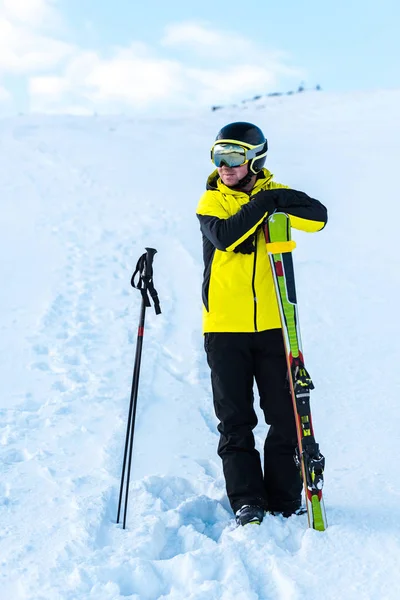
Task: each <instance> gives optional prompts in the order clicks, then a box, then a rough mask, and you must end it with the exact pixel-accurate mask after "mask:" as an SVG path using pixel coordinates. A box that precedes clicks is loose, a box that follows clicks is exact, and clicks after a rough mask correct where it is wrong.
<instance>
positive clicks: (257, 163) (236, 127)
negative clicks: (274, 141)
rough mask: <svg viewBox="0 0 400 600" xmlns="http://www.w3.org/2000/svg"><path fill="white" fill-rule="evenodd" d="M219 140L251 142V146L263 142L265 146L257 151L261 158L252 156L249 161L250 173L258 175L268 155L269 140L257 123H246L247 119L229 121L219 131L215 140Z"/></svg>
mask: <svg viewBox="0 0 400 600" xmlns="http://www.w3.org/2000/svg"><path fill="white" fill-rule="evenodd" d="M218 140H221V141H222V140H225V141H230V142H238V143H239V144H240V143H242V144H244V145H246V144H249V145H251V146H260V145H261V144H263V147H262V148H261V149H260V151H259V152H257V156H260V158H252V159H251V160H250V162H249V173H253V174H255V175H256V174H257V173H259V172H260V171H261V169H262V168H263V166H264V164H265V159H266V156H267V150H268V141H267V138H266V137H265V135H264V134H263V132H262V131H261V129H260V128H259V127H257V125H253V123H246V122H245V121H237V122H235V123H229V124H228V125H225V127H223V128H222V129H221V131H219V132H218V134H217V137H216V138H215V141H218Z"/></svg>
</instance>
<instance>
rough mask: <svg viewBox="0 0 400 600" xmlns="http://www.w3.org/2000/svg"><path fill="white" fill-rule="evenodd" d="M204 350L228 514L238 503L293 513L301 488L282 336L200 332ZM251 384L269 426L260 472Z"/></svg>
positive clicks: (276, 333) (279, 333)
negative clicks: (216, 425) (256, 392)
mask: <svg viewBox="0 0 400 600" xmlns="http://www.w3.org/2000/svg"><path fill="white" fill-rule="evenodd" d="M204 345H205V350H206V353H207V361H208V364H209V367H210V369H211V382H212V390H213V398H214V408H215V413H216V415H217V418H218V419H219V425H218V431H219V433H220V434H221V435H220V441H219V445H218V454H219V456H220V457H221V459H222V464H223V470H224V476H225V481H226V489H227V494H228V498H229V501H230V503H231V506H232V509H233V511H234V512H236V511H237V510H238V509H239V508H240V507H241V506H243V505H244V504H258V505H261V506H264V508H265V509H267V510H276V511H279V510H282V511H283V510H294V509H296V508H298V507H299V506H300V504H301V490H302V483H301V477H300V473H299V470H298V468H297V467H296V464H295V462H294V459H293V456H294V453H295V449H296V446H297V435H296V424H295V417H294V412H293V405H292V398H291V394H290V388H289V384H288V381H287V365H286V357H285V351H284V344H283V337H282V331H281V330H280V329H271V330H267V331H262V332H256V333H206V334H205V341H204ZM254 380H255V381H256V384H257V388H258V392H259V395H260V406H261V408H262V410H263V412H264V416H265V420H266V422H267V423H268V424H269V425H270V428H269V431H268V435H267V437H266V440H265V444H264V473H263V470H262V466H261V461H260V455H259V452H258V451H257V450H256V449H255V443H254V435H253V429H254V428H255V426H256V425H257V416H256V413H255V411H254V395H253V385H254Z"/></svg>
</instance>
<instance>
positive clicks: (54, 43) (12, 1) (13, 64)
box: [0, 0, 75, 74]
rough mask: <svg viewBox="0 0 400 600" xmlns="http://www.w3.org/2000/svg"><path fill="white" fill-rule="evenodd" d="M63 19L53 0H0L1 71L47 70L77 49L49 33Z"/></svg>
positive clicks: (26, 71) (15, 72) (29, 71)
mask: <svg viewBox="0 0 400 600" xmlns="http://www.w3.org/2000/svg"><path fill="white" fill-rule="evenodd" d="M57 22H59V18H58V16H57V12H56V10H55V6H54V5H53V3H52V2H51V1H50V0H0V74H1V73H13V74H20V73H22V74H23V73H26V74H28V73H32V72H35V71H36V72H40V71H46V70H48V69H51V68H53V67H56V66H57V65H59V64H60V63H61V62H62V61H63V60H64V59H65V58H67V57H68V56H71V54H72V53H73V52H74V51H75V49H74V47H73V46H72V45H71V44H68V43H66V42H64V41H62V40H59V39H57V38H55V37H53V36H52V35H49V34H47V33H46V29H47V28H48V27H50V26H51V27H52V28H53V29H54V28H55V27H56V23H57Z"/></svg>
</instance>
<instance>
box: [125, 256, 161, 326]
mask: <svg viewBox="0 0 400 600" xmlns="http://www.w3.org/2000/svg"><path fill="white" fill-rule="evenodd" d="M146 250H147V252H145V253H144V254H142V256H141V257H140V258H139V260H138V262H137V265H136V269H135V272H134V273H133V275H132V279H131V285H132V287H134V288H136V289H137V290H139V291H140V293H141V294H142V298H143V301H144V304H145V306H147V307H149V306H151V303H150V298H149V294H150V296H151V298H152V300H153V303H154V310H155V311H156V315H159V314H161V308H160V300H159V298H158V294H157V290H156V289H155V287H154V283H153V265H152V263H153V257H154V253H155V252H156V251H155V250H153V249H152V248H146ZM149 251H151V252H149Z"/></svg>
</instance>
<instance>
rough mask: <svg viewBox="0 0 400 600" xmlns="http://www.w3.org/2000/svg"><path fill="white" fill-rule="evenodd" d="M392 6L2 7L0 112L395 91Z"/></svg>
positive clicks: (131, 1)
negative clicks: (305, 90)
mask: <svg viewBox="0 0 400 600" xmlns="http://www.w3.org/2000/svg"><path fill="white" fill-rule="evenodd" d="M399 22H400V7H399V3H397V2H396V1H395V0H381V1H380V2H379V4H378V3H377V2H376V1H375V2H372V1H370V0H365V1H363V2H362V1H361V0H347V1H345V0H336V1H335V2H330V1H326V2H320V1H319V2H317V1H316V0H302V1H299V0H287V1H281V2H275V1H274V2H270V1H268V0H264V1H263V0H248V1H247V2H245V3H244V2H238V1H237V0H231V1H230V2H227V1H226V0H224V1H221V2H215V1H211V0H203V1H202V2H201V4H200V3H193V2H178V1H177V0H168V1H164V0H158V1H157V0H152V1H151V2H146V1H145V0H141V1H140V2H136V1H135V0H113V1H112V2H110V1H109V0H0V114H1V113H2V114H5V113H12V112H14V113H15V112H21V111H22V112H72V113H89V114H91V113H93V112H100V113H106V112H111V113H115V112H121V111H122V112H125V113H126V112H133V113H135V112H136V113H140V114H143V113H151V112H153V111H155V110H167V111H168V110H171V109H174V108H175V109H176V108H178V109H182V110H185V109H192V108H194V107H198V106H211V105H213V104H227V103H231V102H236V101H240V100H241V99H243V98H248V97H252V96H254V95H256V94H264V93H268V92H272V91H287V90H289V89H296V88H297V87H298V85H299V84H300V82H304V83H305V86H306V87H310V88H311V87H314V86H315V85H316V84H320V85H321V86H322V88H323V89H324V90H330V91H352V90H368V89H380V88H398V87H400V67H399V64H398V61H399V56H400V40H399V35H398V26H399Z"/></svg>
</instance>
